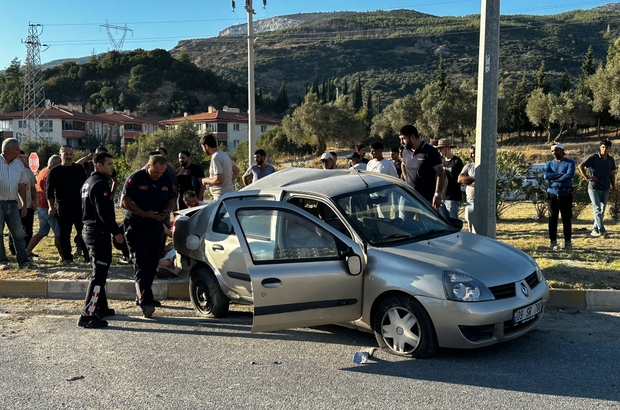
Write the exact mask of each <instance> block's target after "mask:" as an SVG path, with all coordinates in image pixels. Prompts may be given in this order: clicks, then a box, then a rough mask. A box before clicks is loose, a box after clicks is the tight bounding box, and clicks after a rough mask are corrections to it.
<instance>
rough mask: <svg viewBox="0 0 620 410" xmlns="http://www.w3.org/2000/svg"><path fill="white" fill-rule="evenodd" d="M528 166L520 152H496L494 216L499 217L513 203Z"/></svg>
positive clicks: (520, 188)
mask: <svg viewBox="0 0 620 410" xmlns="http://www.w3.org/2000/svg"><path fill="white" fill-rule="evenodd" d="M529 173H530V166H529V165H527V164H526V163H525V158H524V156H523V153H521V152H512V151H498V152H497V177H496V180H495V217H496V218H497V219H501V217H502V215H503V214H504V212H506V210H507V209H508V208H510V207H511V206H513V205H514V204H515V201H514V199H516V198H518V197H519V196H521V195H522V194H524V192H523V185H524V181H525V178H526V177H527V175H529Z"/></svg>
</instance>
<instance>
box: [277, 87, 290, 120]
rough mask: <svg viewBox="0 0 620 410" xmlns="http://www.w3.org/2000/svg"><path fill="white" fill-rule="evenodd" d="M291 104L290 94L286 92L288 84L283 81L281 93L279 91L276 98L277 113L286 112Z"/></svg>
mask: <svg viewBox="0 0 620 410" xmlns="http://www.w3.org/2000/svg"><path fill="white" fill-rule="evenodd" d="M289 105H290V102H289V100H288V93H287V92H286V83H285V82H284V81H282V84H281V85H280V91H278V98H276V106H275V108H276V111H277V112H279V113H283V112H286V110H288V107H289Z"/></svg>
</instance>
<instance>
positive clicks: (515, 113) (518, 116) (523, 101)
mask: <svg viewBox="0 0 620 410" xmlns="http://www.w3.org/2000/svg"><path fill="white" fill-rule="evenodd" d="M529 94H530V84H529V82H528V81H527V78H526V77H525V74H523V77H522V78H521V81H520V82H519V84H517V86H516V87H515V90H514V93H513V94H512V101H511V103H510V107H509V108H508V119H509V121H510V125H512V127H514V128H516V129H517V134H518V136H519V137H521V130H522V129H523V127H524V126H525V125H526V124H527V123H528V120H529V119H528V115H527V113H526V112H525V107H526V106H527V100H528V96H529Z"/></svg>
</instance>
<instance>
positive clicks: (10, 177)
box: [0, 138, 36, 270]
mask: <svg viewBox="0 0 620 410" xmlns="http://www.w3.org/2000/svg"><path fill="white" fill-rule="evenodd" d="M18 157H19V142H18V141H17V140H16V139H14V138H8V139H6V140H4V141H3V142H2V154H0V234H1V232H3V231H4V224H5V223H6V225H7V226H8V228H9V233H10V234H11V236H12V237H13V242H14V244H15V252H16V253H17V263H18V264H19V267H20V268H26V269H28V268H35V267H36V266H35V265H34V263H33V262H32V259H30V258H29V257H28V256H27V255H26V242H25V240H24V229H23V228H22V221H21V218H22V217H24V216H26V212H27V208H26V185H27V183H28V174H27V173H26V171H25V168H24V165H23V164H22V163H21V161H19V160H18V159H17V158H18ZM20 200H21V204H23V205H21V204H20ZM20 205H21V210H20ZM8 266H9V260H8V259H7V257H6V249H5V247H4V235H3V234H2V241H0V270H3V269H7V268H8Z"/></svg>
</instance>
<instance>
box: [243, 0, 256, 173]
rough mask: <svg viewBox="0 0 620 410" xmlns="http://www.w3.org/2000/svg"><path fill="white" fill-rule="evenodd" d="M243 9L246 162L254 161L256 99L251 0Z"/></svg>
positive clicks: (250, 163)
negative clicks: (245, 20) (245, 18)
mask: <svg viewBox="0 0 620 410" xmlns="http://www.w3.org/2000/svg"><path fill="white" fill-rule="evenodd" d="M245 9H246V10H247V12H248V164H249V165H250V166H251V165H252V163H253V162H254V151H256V99H255V96H254V24H253V22H252V18H253V17H254V14H256V13H255V12H254V9H253V8H252V0H246V2H245Z"/></svg>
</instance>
